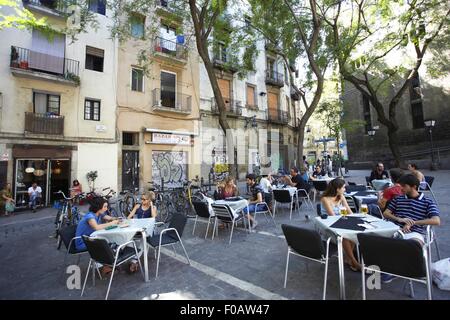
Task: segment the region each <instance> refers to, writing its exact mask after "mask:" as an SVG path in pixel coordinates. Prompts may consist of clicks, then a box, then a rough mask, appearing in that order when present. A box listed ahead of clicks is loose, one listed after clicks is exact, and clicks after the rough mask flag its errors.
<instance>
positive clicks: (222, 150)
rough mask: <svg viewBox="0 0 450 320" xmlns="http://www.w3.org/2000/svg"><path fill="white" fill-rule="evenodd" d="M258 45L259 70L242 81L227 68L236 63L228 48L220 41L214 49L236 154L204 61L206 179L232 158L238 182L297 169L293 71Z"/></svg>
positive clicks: (234, 69) (212, 53)
mask: <svg viewBox="0 0 450 320" xmlns="http://www.w3.org/2000/svg"><path fill="white" fill-rule="evenodd" d="M234 23H238V22H234ZM256 46H257V56H256V59H255V61H254V65H255V71H254V72H250V73H248V74H247V75H246V77H245V78H243V79H241V78H239V77H238V75H237V71H238V70H237V69H238V68H237V67H233V66H231V67H229V65H228V67H227V68H225V67H224V64H226V63H227V62H229V61H232V57H230V55H231V54H230V50H228V48H226V47H225V46H223V45H221V44H220V43H219V45H218V46H216V47H215V46H211V48H210V57H212V61H213V64H214V67H215V72H216V76H217V78H218V84H219V87H220V91H221V94H222V97H223V99H224V102H225V107H226V111H227V119H228V122H229V124H230V126H231V128H232V129H233V132H234V141H235V150H232V151H230V150H226V144H225V138H224V134H223V132H222V130H221V129H220V126H219V119H218V108H217V105H216V102H215V99H214V94H213V91H212V87H211V84H210V81H209V78H208V75H207V72H206V69H205V67H204V65H203V64H202V63H200V113H201V132H202V134H201V140H202V141H201V143H202V151H203V156H202V159H203V162H202V170H201V172H202V176H203V177H208V175H209V176H210V177H211V175H213V174H220V172H218V171H220V169H218V167H221V165H222V164H225V163H227V162H228V161H230V158H233V157H234V159H236V160H237V172H236V173H233V176H235V177H238V178H239V179H244V178H245V175H246V174H247V173H256V174H260V173H261V174H267V173H269V172H278V170H279V169H289V167H291V166H293V165H296V158H297V147H296V146H297V133H296V131H295V130H296V129H295V128H296V124H297V121H298V118H299V115H300V113H299V112H300V109H299V98H300V97H298V96H297V95H296V94H295V93H294V92H295V91H294V90H293V87H292V85H293V84H292V83H290V73H291V72H294V68H292V67H286V66H285V63H284V62H283V61H282V59H281V57H279V56H278V55H277V54H276V52H275V50H273V49H272V48H271V47H270V46H269V45H267V44H266V43H265V41H258V42H257V44H256ZM241 54H243V50H241ZM233 154H234V156H233Z"/></svg>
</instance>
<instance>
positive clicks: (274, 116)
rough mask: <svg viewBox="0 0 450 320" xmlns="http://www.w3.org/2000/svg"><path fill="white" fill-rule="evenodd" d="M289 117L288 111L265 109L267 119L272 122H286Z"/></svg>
mask: <svg viewBox="0 0 450 320" xmlns="http://www.w3.org/2000/svg"><path fill="white" fill-rule="evenodd" d="M290 119H291V116H290V115H289V112H287V111H282V110H279V109H278V110H276V111H275V110H270V109H269V110H268V111H267V120H269V122H272V123H278V124H288V123H289V120H290Z"/></svg>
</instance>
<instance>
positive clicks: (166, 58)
mask: <svg viewBox="0 0 450 320" xmlns="http://www.w3.org/2000/svg"><path fill="white" fill-rule="evenodd" d="M136 16H138V17H139V18H138V19H133V22H132V36H133V37H132V39H130V40H129V41H127V42H126V43H124V44H123V45H121V47H120V49H119V61H120V65H119V69H118V91H117V104H118V122H117V126H118V132H119V135H120V144H119V150H118V164H117V170H118V172H119V189H121V190H133V189H136V188H137V189H141V190H144V189H146V188H147V187H148V186H149V181H153V182H154V183H156V184H158V185H163V186H164V187H178V186H182V183H183V181H185V180H190V179H192V178H194V177H195V176H198V175H199V174H200V165H199V164H200V159H199V157H200V152H199V151H196V146H197V141H198V137H199V131H198V118H199V82H200V79H199V69H198V60H199V57H198V54H197V51H196V49H195V43H194V42H189V41H188V39H187V38H188V37H187V36H186V34H188V33H189V27H190V26H189V24H188V23H186V22H185V21H183V20H182V19H181V18H180V17H179V16H177V14H176V12H175V11H174V10H172V7H171V2H170V1H157V2H156V7H155V8H154V10H153V11H152V12H150V13H146V14H143V13H136ZM147 30H153V31H147ZM155 30H156V31H155ZM145 32H151V34H147V35H146V36H147V37H144V33H145ZM142 38H147V39H145V40H142ZM142 52H144V55H145V56H146V58H147V62H146V63H140V62H139V55H140V53H141V54H142Z"/></svg>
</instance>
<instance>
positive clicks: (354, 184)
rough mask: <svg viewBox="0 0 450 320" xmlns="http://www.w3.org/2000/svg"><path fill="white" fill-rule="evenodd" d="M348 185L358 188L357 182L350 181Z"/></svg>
mask: <svg viewBox="0 0 450 320" xmlns="http://www.w3.org/2000/svg"><path fill="white" fill-rule="evenodd" d="M348 185H349V186H356V182H350V181H349V182H348Z"/></svg>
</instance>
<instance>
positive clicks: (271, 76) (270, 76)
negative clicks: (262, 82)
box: [266, 70, 284, 88]
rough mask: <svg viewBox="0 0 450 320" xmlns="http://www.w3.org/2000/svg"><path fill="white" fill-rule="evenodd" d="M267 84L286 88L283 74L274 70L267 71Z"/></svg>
mask: <svg viewBox="0 0 450 320" xmlns="http://www.w3.org/2000/svg"><path fill="white" fill-rule="evenodd" d="M266 84H270V85H273V86H275V87H280V88H281V87H283V86H284V77H283V74H282V73H279V72H276V71H273V70H266Z"/></svg>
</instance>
